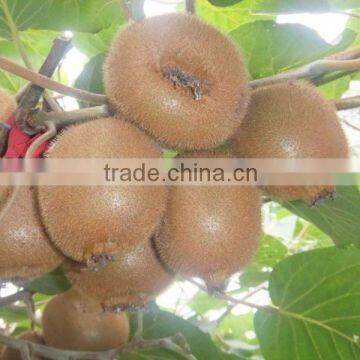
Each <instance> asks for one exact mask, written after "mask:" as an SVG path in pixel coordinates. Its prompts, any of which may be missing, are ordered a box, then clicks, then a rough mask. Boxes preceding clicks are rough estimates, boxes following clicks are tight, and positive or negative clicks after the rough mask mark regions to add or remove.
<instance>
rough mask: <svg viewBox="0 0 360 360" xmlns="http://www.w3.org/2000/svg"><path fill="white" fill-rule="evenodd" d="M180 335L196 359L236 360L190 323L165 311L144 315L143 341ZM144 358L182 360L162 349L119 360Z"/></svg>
mask: <svg viewBox="0 0 360 360" xmlns="http://www.w3.org/2000/svg"><path fill="white" fill-rule="evenodd" d="M131 323H132V328H134V329H136V325H135V323H136V319H135V317H132V318H131ZM178 333H180V334H182V335H183V336H184V337H185V339H186V340H187V342H188V344H189V345H190V348H191V351H192V354H193V355H194V356H195V357H196V358H197V359H207V360H236V359H239V357H237V356H236V355H229V354H225V353H223V352H221V351H220V350H219V349H218V348H217V347H216V346H215V344H214V343H213V342H212V340H211V338H210V336H209V335H207V334H205V333H203V332H202V331H201V330H200V329H199V328H197V327H196V326H194V325H192V324H191V323H190V322H188V321H186V320H184V319H182V318H180V317H177V316H176V315H173V314H171V313H168V312H165V311H159V312H157V313H156V314H145V316H144V332H143V336H144V338H145V339H159V338H163V337H167V336H172V335H175V334H178ZM140 358H146V359H148V360H150V359H151V360H155V359H160V358H161V359H183V358H182V357H180V356H179V355H176V354H174V353H173V352H170V351H166V350H163V349H154V350H147V351H144V350H143V351H141V350H137V351H135V352H132V353H131V354H124V355H122V357H121V359H126V360H130V359H131V360H132V359H134V360H135V359H140Z"/></svg>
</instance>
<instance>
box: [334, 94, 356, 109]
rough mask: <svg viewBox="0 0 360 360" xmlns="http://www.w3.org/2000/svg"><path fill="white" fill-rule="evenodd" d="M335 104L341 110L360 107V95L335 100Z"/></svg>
mask: <svg viewBox="0 0 360 360" xmlns="http://www.w3.org/2000/svg"><path fill="white" fill-rule="evenodd" d="M334 104H335V106H336V108H337V109H338V110H339V111H341V110H349V109H353V108H357V107H360V95H358V96H352V97H348V98H344V99H340V100H334Z"/></svg>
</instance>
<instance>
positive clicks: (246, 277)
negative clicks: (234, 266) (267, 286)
mask: <svg viewBox="0 0 360 360" xmlns="http://www.w3.org/2000/svg"><path fill="white" fill-rule="evenodd" d="M269 277H270V271H269V270H268V269H265V268H264V266H262V265H260V264H258V263H252V264H250V265H249V266H248V267H246V269H245V270H244V272H243V273H242V274H241V275H240V283H241V286H242V287H246V288H249V287H255V286H258V285H260V284H261V283H263V282H265V281H268V280H269Z"/></svg>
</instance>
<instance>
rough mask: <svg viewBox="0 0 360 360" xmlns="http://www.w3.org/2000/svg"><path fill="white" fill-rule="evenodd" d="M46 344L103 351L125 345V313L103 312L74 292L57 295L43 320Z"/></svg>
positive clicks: (128, 332)
mask: <svg viewBox="0 0 360 360" xmlns="http://www.w3.org/2000/svg"><path fill="white" fill-rule="evenodd" d="M42 325H43V333H44V340H45V343H46V345H49V346H52V347H55V348H59V349H66V350H79V351H104V350H110V349H113V348H116V347H119V346H121V345H123V344H124V343H126V342H128V340H129V334H130V326H129V321H128V319H127V317H126V315H125V314H124V313H120V314H113V313H109V312H104V310H103V308H102V307H101V306H100V304H99V303H98V302H96V301H94V300H92V299H90V298H88V297H86V296H83V295H82V294H81V293H79V292H78V291H76V290H75V289H70V290H69V291H67V292H66V293H63V294H60V295H57V296H56V297H54V298H53V299H51V301H50V302H49V303H48V304H47V305H46V307H45V310H44V313H43V317H42Z"/></svg>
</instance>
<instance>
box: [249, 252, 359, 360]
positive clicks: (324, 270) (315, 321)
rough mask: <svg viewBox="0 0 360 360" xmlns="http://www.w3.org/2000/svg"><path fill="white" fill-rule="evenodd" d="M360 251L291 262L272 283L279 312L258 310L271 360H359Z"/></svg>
mask: <svg viewBox="0 0 360 360" xmlns="http://www.w3.org/2000/svg"><path fill="white" fill-rule="evenodd" d="M359 279H360V250H358V249H354V248H351V249H338V248H334V247H332V248H327V249H317V250H312V251H308V252H304V253H301V254H297V255H294V256H291V257H288V258H287V259H285V260H284V261H282V262H281V263H280V264H278V266H277V267H276V268H275V270H274V271H273V273H272V275H271V277H270V283H269V286H270V296H271V300H272V302H273V304H274V305H275V306H276V307H278V309H273V310H267V309H264V310H259V311H258V312H257V313H256V315H255V320H254V324H255V330H256V334H257V336H258V338H259V341H260V346H261V350H262V352H263V355H264V357H265V358H266V359H267V360H284V359H307V360H317V359H319V360H321V359H340V360H341V359H346V360H351V359H360V342H359V334H360V281H359Z"/></svg>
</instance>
